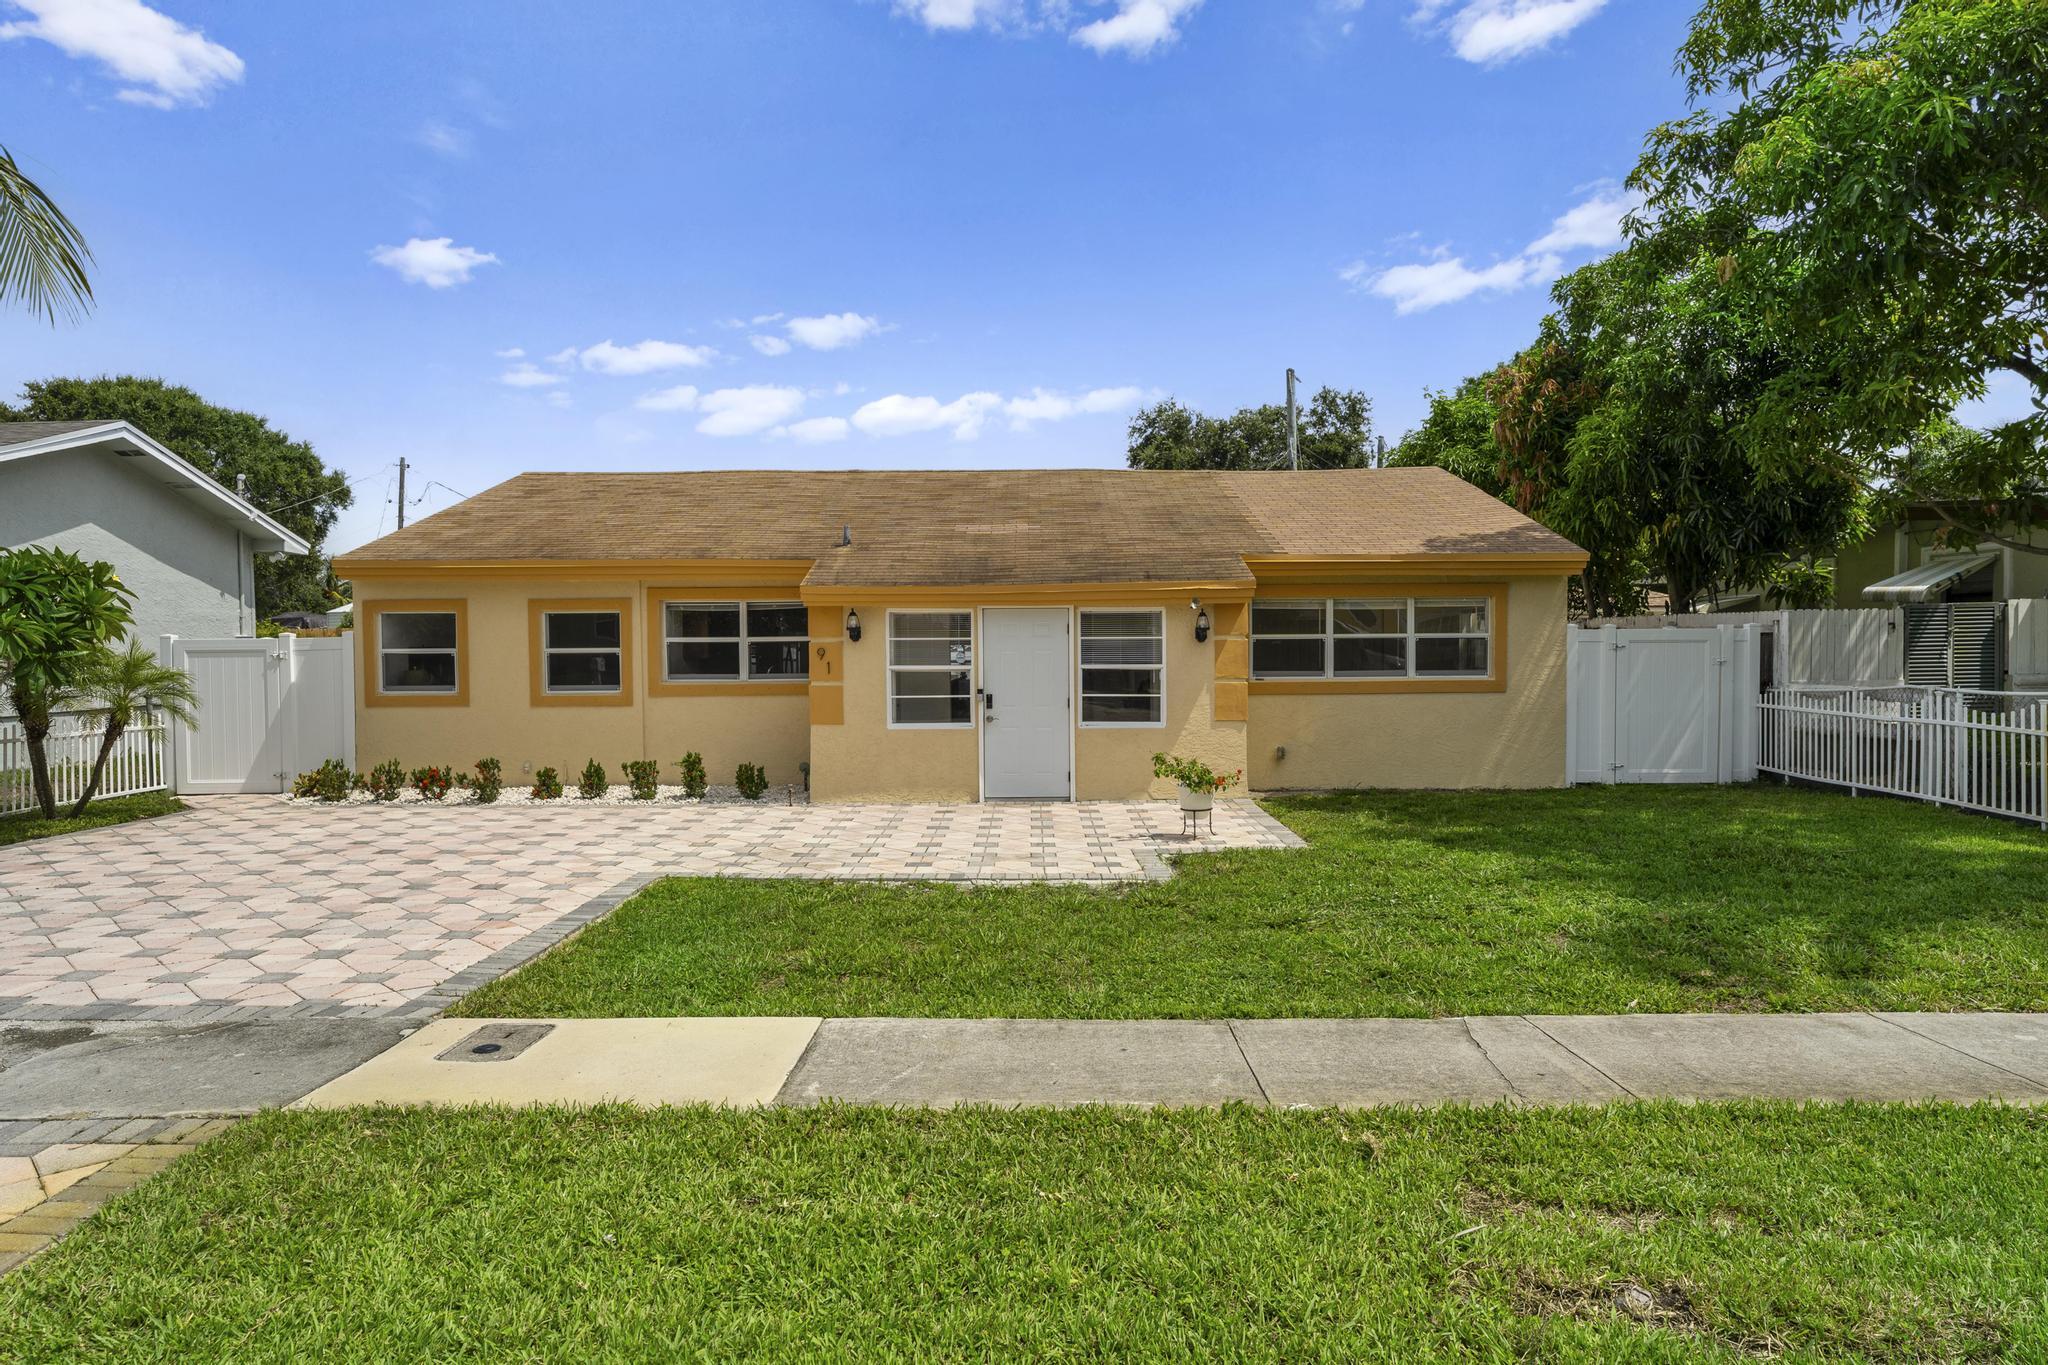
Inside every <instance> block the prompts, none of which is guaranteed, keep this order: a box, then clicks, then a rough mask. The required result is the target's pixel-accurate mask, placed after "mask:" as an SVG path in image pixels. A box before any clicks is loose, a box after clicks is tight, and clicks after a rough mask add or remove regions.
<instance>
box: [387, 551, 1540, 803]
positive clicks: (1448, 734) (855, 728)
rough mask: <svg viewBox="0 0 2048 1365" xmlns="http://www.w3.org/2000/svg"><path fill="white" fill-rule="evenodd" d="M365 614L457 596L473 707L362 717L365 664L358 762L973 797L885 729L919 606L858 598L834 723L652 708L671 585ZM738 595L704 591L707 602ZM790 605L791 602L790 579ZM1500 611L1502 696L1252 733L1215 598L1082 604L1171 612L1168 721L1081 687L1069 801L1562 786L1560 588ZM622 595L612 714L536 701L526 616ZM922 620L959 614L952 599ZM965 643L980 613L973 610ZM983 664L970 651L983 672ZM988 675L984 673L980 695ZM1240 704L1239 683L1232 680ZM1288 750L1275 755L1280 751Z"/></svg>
mask: <svg viewBox="0 0 2048 1365" xmlns="http://www.w3.org/2000/svg"><path fill="white" fill-rule="evenodd" d="M356 586H357V601H358V602H359V603H360V604H361V605H360V606H359V607H358V611H359V612H360V613H363V614H364V616H365V617H366V618H367V616H368V615H369V614H370V613H371V612H372V611H373V609H374V605H375V604H376V603H378V602H384V601H392V600H419V599H424V600H435V601H446V600H450V599H455V600H459V601H461V602H462V603H464V604H465V605H464V610H465V615H466V642H467V645H466V653H465V657H464V659H463V668H464V677H465V680H466V683H467V688H468V699H467V703H466V704H461V705H450V704H447V703H446V701H445V700H444V701H443V703H442V704H439V705H433V706H407V705H389V704H386V705H371V704H369V696H370V688H371V686H372V685H373V684H374V671H373V670H374V661H373V660H368V659H366V660H365V674H364V681H365V684H366V685H365V687H364V688H363V689H360V691H359V696H358V704H357V732H356V733H357V766H359V767H368V766H369V765H371V764H373V763H376V762H378V761H380V760H382V759H386V758H396V759H398V760H399V761H400V762H402V763H404V764H405V765H406V766H408V767H412V766H416V765H419V764H423V763H428V762H449V763H454V764H456V765H458V766H460V767H464V768H466V767H468V766H469V765H470V764H472V763H473V762H475V760H476V759H478V758H480V757H483V756H485V755H493V756H496V757H497V758H499V759H500V760H501V761H502V762H503V763H504V765H505V776H506V781H507V782H508V783H518V782H522V781H524V780H527V778H528V777H529V775H530V773H531V772H532V771H533V770H534V769H537V768H540V767H542V766H552V767H555V768H557V769H558V770H560V771H561V773H562V776H563V779H564V780H565V781H567V782H573V781H574V779H575V775H576V773H577V772H578V771H579V770H580V769H581V768H582V766H583V763H584V761H585V760H586V759H589V758H596V759H597V760H598V761H599V762H601V763H603V764H604V765H605V766H606V767H607V768H608V769H610V770H611V772H612V775H613V777H614V779H615V780H616V779H617V778H618V776H619V766H618V765H619V764H620V762H621V761H623V760H625V759H628V758H641V757H650V758H655V759H658V760H659V761H660V762H661V764H662V780H663V781H665V782H673V781H674V780H675V778H676V773H675V764H676V760H677V759H678V758H679V757H680V756H681V755H682V754H683V752H684V751H685V750H688V749H696V750H698V751H700V752H702V753H703V755H704V759H705V766H706V768H707V770H708V771H709V775H710V778H711V780H712V781H713V782H714V783H720V784H724V783H729V782H731V780H732V772H733V769H734V767H735V766H736V765H737V764H739V763H742V762H752V763H760V764H762V765H764V766H765V767H766V768H767V770H768V775H769V779H770V781H772V782H777V783H781V782H794V781H797V780H798V778H799V772H798V765H799V764H801V763H803V762H804V761H806V760H809V761H810V762H811V765H812V789H813V796H814V799H816V800H819V801H826V802H830V801H897V802H901V801H959V802H971V801H974V800H976V799H977V798H978V796H979V792H980V786H981V773H980V762H981V760H980V735H979V732H978V731H977V730H975V729H971V728H970V729H961V730H917V729H891V728H889V725H888V677H887V656H888V627H887V619H888V609H889V606H891V605H893V606H895V607H896V608H897V609H899V610H906V609H908V610H916V609H920V607H919V604H917V603H914V602H909V601H898V602H894V603H890V604H886V605H885V604H883V603H881V602H879V601H878V602H874V603H866V604H854V605H855V607H856V609H857V610H858V612H859V614H860V617H861V621H862V624H863V637H862V639H861V640H860V642H858V643H853V642H846V643H843V644H839V645H837V646H836V650H837V653H838V655H839V658H840V660H842V661H843V663H842V665H841V677H842V678H843V681H842V682H841V684H840V687H839V688H838V689H834V690H835V691H836V693H837V701H838V703H839V706H838V710H839V713H840V715H841V716H842V717H843V719H842V720H841V721H840V723H837V724H832V723H822V724H820V723H813V722H814V721H816V720H829V718H830V717H831V715H832V713H833V708H832V707H830V706H824V707H815V708H814V705H813V699H812V698H811V697H807V696H806V695H804V694H803V693H801V692H793V691H790V690H788V689H786V688H785V689H784V690H782V691H780V692H771V691H767V690H761V691H746V690H742V689H739V688H735V687H732V686H727V687H725V688H723V689H719V690H713V691H711V692H707V693H700V694H696V695H689V696H649V695H648V676H647V670H648V663H649V656H650V651H654V650H658V649H659V647H660V645H659V640H658V638H657V637H658V633H659V632H658V624H656V626H655V628H654V629H650V624H651V623H650V621H649V619H648V616H649V611H650V608H649V606H648V600H647V593H648V589H649V588H650V587H655V586H658V587H662V588H672V587H675V586H676V582H675V579H674V578H673V577H670V578H664V579H644V580H639V581H632V580H626V579H622V578H603V579H595V578H593V579H589V580H577V579H573V578H561V577H547V578H532V579H527V578H499V577H492V578H476V579H457V578H451V577H442V576H433V577H424V578H420V579H417V580H404V579H395V578H394V579H385V578H370V577H366V578H364V579H363V580H361V581H359V582H358V583H357V585H356ZM729 591H730V590H722V589H720V588H717V587H713V586H708V585H707V586H705V587H703V588H702V589H701V592H702V595H703V596H704V597H705V598H707V599H720V598H723V597H724V596H725V595H726V594H727V592H729ZM782 591H787V592H788V593H789V594H790V595H791V596H792V597H794V596H795V595H796V589H795V587H794V585H791V586H789V587H788V588H786V589H782ZM1506 591H1507V602H1508V605H1507V610H1506V612H1505V613H1504V627H1505V632H1506V650H1507V665H1508V670H1507V686H1506V688H1505V689H1504V690H1502V691H1498V692H1457V693H1451V692H1415V693H1406V694H1371V695H1357V694H1330V695H1271V694H1261V693H1260V692H1259V691H1258V684H1257V683H1253V684H1251V689H1252V695H1251V696H1250V698H1249V702H1248V710H1249V719H1248V721H1230V720H1222V721H1219V720H1217V719H1216V709H1217V708H1216V703H1217V695H1218V676H1217V671H1218V668H1219V666H1220V667H1221V668H1222V669H1223V670H1224V671H1225V673H1229V672H1232V671H1236V670H1241V669H1242V668H1243V663H1244V650H1243V646H1242V643H1241V639H1242V636H1241V632H1242V631H1243V629H1244V624H1243V613H1242V611H1241V610H1238V609H1236V608H1234V607H1232V606H1231V605H1230V604H1227V603H1220V604H1216V609H1215V610H1214V612H1213V615H1214V616H1215V618H1216V625H1217V634H1216V636H1215V638H1212V639H1211V640H1210V641H1209V642H1208V643H1202V644H1198V643H1197V642H1196V641H1195V639H1194V631H1193V618H1192V614H1191V613H1190V612H1189V611H1188V609H1187V601H1186V599H1185V598H1184V597H1182V598H1178V599H1177V600H1175V601H1173V602H1164V601H1162V600H1160V599H1158V598H1154V599H1152V600H1133V601H1129V602H1125V603H1114V602H1105V603H1100V604H1097V603H1093V602H1090V603H1089V604H1088V605H1089V606H1091V607H1092V606H1097V605H1101V606H1104V607H1108V608H1111V609H1114V608H1115V607H1117V606H1119V605H1122V606H1126V607H1147V608H1160V609H1162V610H1163V611H1164V615H1165V638H1166V706H1165V716H1166V721H1165V724H1164V725H1162V726H1159V727H1153V728H1133V729H1090V728H1085V727H1082V726H1080V725H1079V724H1078V714H1079V710H1078V708H1079V695H1078V694H1079V684H1078V678H1076V680H1075V683H1074V690H1075V703H1076V716H1077V723H1076V727H1075V732H1074V775H1075V783H1074V785H1075V791H1076V795H1077V796H1078V797H1079V798H1080V799H1082V800H1110V799H1125V798H1132V797H1143V796H1154V797H1166V796H1170V795H1171V794H1172V791H1171V788H1170V786H1169V785H1168V784H1165V783H1162V782H1158V781H1156V780H1154V779H1153V777H1152V774H1151V757H1152V755H1153V754H1154V753H1155V752H1158V751H1161V750H1165V751H1168V752H1173V753H1177V754H1180V755H1183V756H1186V757H1192V758H1199V759H1201V760H1203V761H1204V762H1206V763H1208V764H1209V765H1210V766H1211V767H1214V768H1217V769H1219V770H1223V771H1233V770H1236V769H1240V768H1242V769H1244V770H1245V771H1246V776H1247V779H1248V783H1249V785H1250V787H1251V788H1252V789H1254V790H1273V789H1282V788H1327V787H1352V786H1381V787H1486V786H1500V787H1515V786H1554V785H1557V784H1558V783H1560V782H1561V781H1562V780H1563V776H1564V712H1565V696H1564V639H1563V633H1564V620H1565V580H1564V579H1563V578H1562V577H1547V578H1539V579H1523V580H1516V581H1514V582H1512V583H1511V584H1510V585H1509V586H1508V588H1507V590H1506ZM577 598H591V599H618V598H625V599H628V601H629V602H630V604H631V605H630V609H629V611H628V617H629V630H630V632H631V636H630V638H631V642H632V654H633V662H632V665H631V677H630V680H629V685H628V687H627V693H628V698H627V702H626V704H623V705H599V706H575V705H560V704H551V705H547V706H544V707H537V706H535V705H534V704H533V700H532V695H531V692H532V680H531V668H532V665H531V645H530V640H529V634H530V625H529V615H530V612H529V604H530V603H531V602H533V601H534V600H537V599H548V600H558V599H577ZM929 609H951V610H958V609H960V608H959V607H958V606H957V605H954V606H948V607H945V608H939V607H937V606H936V605H934V606H933V607H931V608H929ZM845 610H846V604H844V603H834V604H833V605H832V606H830V607H829V609H828V608H820V609H818V611H814V613H813V626H812V630H813V637H814V645H815V644H826V645H827V646H828V647H830V642H827V641H824V640H823V639H822V637H821V636H820V634H819V631H820V627H819V624H818V622H819V621H820V620H821V619H826V617H821V615H820V613H821V612H824V613H828V615H829V619H828V620H827V624H830V623H831V622H836V621H837V620H839V619H841V618H843V616H844V613H845ZM973 614H974V616H975V620H976V630H977V632H978V631H979V629H980V613H979V612H978V611H975V612H974V613H973ZM978 663H979V650H977V666H978ZM978 681H979V677H978V674H977V683H978ZM1223 686H1224V688H1225V689H1226V690H1228V691H1229V692H1230V694H1231V695H1230V700H1232V701H1235V700H1236V699H1238V697H1239V696H1241V694H1240V693H1239V692H1238V691H1237V689H1239V688H1242V687H1243V686H1244V684H1242V683H1240V682H1235V681H1233V680H1231V679H1228V678H1226V679H1225V680H1224V682H1223ZM1280 746H1285V747H1286V749H1287V751H1288V756H1287V758H1286V759H1285V760H1284V761H1281V760H1277V759H1276V758H1275V757H1274V750H1275V749H1276V748H1277V747H1280Z"/></svg>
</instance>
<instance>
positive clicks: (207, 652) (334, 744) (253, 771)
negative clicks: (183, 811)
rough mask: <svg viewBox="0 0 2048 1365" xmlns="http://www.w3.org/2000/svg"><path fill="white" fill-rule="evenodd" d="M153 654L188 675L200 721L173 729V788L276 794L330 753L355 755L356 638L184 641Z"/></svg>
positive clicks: (171, 639) (348, 759) (349, 759)
mask: <svg viewBox="0 0 2048 1365" xmlns="http://www.w3.org/2000/svg"><path fill="white" fill-rule="evenodd" d="M159 654H160V657H161V658H162V659H163V660H164V661H165V662H166V663H168V664H170V665H171V666H172V667H174V668H178V669H181V670H183V671H184V672H185V673H187V674H188V675H190V677H191V679H192V686H193V689H194V690H195V691H196V692H197V693H198V694H199V708H198V712H199V723H198V724H197V725H196V726H178V727H175V730H174V733H173V736H172V742H171V774H172V784H173V788H174V789H175V790H176V791H177V792H178V793H179V794H180V795H200V796H204V795H221V794H226V793H235V792H281V791H285V790H287V789H288V788H289V787H290V785H291V780H292V778H293V777H294V776H296V775H297V774H299V773H302V772H305V771H307V770H309V769H312V768H317V767H319V766H320V765H321V764H322V763H323V762H325V761H327V760H328V759H330V758H334V759H340V760H341V761H342V762H344V763H348V764H350V765H353V764H354V762H355V747H356V745H355V636H354V634H353V633H352V632H344V633H343V634H341V635H338V636H333V637H328V638H320V639H311V640H301V639H299V638H298V637H297V636H295V635H289V634H287V635H280V636H278V637H277V638H276V639H271V640H265V639H229V640H185V639H180V638H179V637H178V636H175V635H166V636H164V637H163V642H162V645H161V648H160V651H159Z"/></svg>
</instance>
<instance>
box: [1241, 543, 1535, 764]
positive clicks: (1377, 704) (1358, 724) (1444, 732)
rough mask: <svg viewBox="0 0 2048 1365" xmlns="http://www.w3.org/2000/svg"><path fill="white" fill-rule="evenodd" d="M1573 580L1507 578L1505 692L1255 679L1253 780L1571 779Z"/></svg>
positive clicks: (1252, 711) (1251, 728)
mask: <svg viewBox="0 0 2048 1365" xmlns="http://www.w3.org/2000/svg"><path fill="white" fill-rule="evenodd" d="M1565 581H1566V580H1565V579H1563V578H1562V577H1559V578H1531V579H1520V580H1515V581H1512V582H1510V583H1509V585H1508V608H1507V614H1506V615H1507V622H1506V624H1507V651H1508V657H1507V686H1506V688H1505V689H1504V690H1502V691H1499V692H1468V693H1444V692H1413V693H1376V694H1368V695H1305V696H1304V695H1292V696H1274V695H1268V694H1261V693H1260V692H1259V691H1258V690H1257V687H1258V685H1257V684H1256V683H1254V684H1253V693H1252V698H1251V726H1250V736H1249V741H1248V747H1249V749H1250V751H1251V764H1250V771H1251V781H1252V787H1253V789H1254V790H1259V791H1276V790H1284V789H1319V788H1334V787H1556V786H1561V785H1563V783H1564V778H1565V748H1564V714H1565V678H1564V667H1565V665H1564V657H1565V656H1564V651H1565V641H1564V627H1565ZM1281 747H1285V748H1286V750H1287V757H1286V758H1285V759H1280V758H1278V757H1276V755H1275V750H1276V749H1278V748H1281Z"/></svg>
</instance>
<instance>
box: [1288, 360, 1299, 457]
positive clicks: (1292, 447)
mask: <svg viewBox="0 0 2048 1365" xmlns="http://www.w3.org/2000/svg"><path fill="white" fill-rule="evenodd" d="M1295 417H1296V414H1295V408H1294V370H1293V368H1292V367H1291V366H1290V367H1289V368H1288V371H1287V467H1288V468H1289V469H1299V468H1301V441H1300V439H1299V436H1298V434H1297V432H1296V427H1297V422H1296V420H1295Z"/></svg>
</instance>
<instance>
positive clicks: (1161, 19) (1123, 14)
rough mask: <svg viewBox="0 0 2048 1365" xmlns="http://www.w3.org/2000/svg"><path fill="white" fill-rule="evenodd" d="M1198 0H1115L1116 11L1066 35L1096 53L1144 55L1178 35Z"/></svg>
mask: <svg viewBox="0 0 2048 1365" xmlns="http://www.w3.org/2000/svg"><path fill="white" fill-rule="evenodd" d="M1201 3H1202V0H1117V11H1116V13H1115V14H1112V15H1110V16H1109V17H1108V18H1106V19H1097V20H1096V21H1095V22H1094V23H1092V24H1083V25H1082V26H1081V27H1080V28H1077V29H1075V30H1074V31H1073V33H1072V34H1070V35H1069V36H1070V37H1071V38H1072V39H1073V41H1075V42H1077V43H1079V44H1081V45H1082V46H1083V47H1091V48H1094V49H1095V50H1096V51H1097V52H1125V53H1129V54H1130V55H1131V56H1133V57H1143V56H1147V55H1149V54H1150V53H1151V51H1152V50H1153V49H1154V48H1156V47H1158V46H1160V45H1161V44H1162V43H1171V42H1172V41H1173V40H1174V39H1176V38H1178V37H1180V31H1179V29H1178V27H1177V26H1178V25H1179V23H1180V21H1181V20H1182V19H1183V18H1185V17H1186V16H1187V15H1189V14H1191V13H1193V12H1194V10H1195V8H1196V7H1197V6H1199V5H1200V4H1201Z"/></svg>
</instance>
